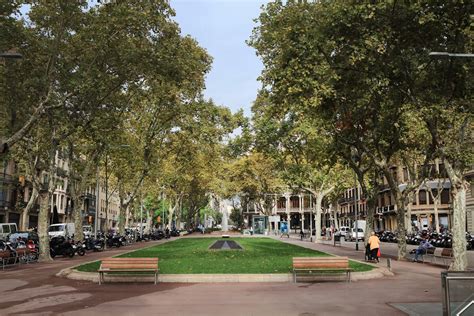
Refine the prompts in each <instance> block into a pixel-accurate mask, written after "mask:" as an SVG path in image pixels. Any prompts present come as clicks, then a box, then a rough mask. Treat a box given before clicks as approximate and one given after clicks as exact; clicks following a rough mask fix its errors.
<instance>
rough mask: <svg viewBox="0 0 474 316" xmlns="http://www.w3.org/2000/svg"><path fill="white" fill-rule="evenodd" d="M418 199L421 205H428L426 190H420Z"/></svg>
mask: <svg viewBox="0 0 474 316" xmlns="http://www.w3.org/2000/svg"><path fill="white" fill-rule="evenodd" d="M418 201H419V202H420V205H426V203H427V201H426V191H424V190H420V192H418Z"/></svg>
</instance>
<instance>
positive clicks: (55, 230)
mask: <svg viewBox="0 0 474 316" xmlns="http://www.w3.org/2000/svg"><path fill="white" fill-rule="evenodd" d="M75 232H76V227H75V226H74V223H62V224H53V225H49V228H48V235H49V237H58V236H63V237H66V236H72V235H73V234H74V233H75Z"/></svg>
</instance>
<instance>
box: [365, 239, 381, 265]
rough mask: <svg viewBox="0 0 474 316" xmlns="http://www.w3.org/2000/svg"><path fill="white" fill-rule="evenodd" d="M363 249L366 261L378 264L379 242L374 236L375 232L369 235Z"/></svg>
mask: <svg viewBox="0 0 474 316" xmlns="http://www.w3.org/2000/svg"><path fill="white" fill-rule="evenodd" d="M365 249H366V250H365V251H366V255H367V258H368V260H374V261H377V262H379V256H378V252H379V249H380V240H379V237H377V236H376V235H375V232H371V233H370V238H369V241H368V243H367V246H366V248H365Z"/></svg>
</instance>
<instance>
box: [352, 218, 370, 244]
mask: <svg viewBox="0 0 474 316" xmlns="http://www.w3.org/2000/svg"><path fill="white" fill-rule="evenodd" d="M365 225H366V221H357V233H356V223H355V222H354V224H353V225H352V229H351V234H350V238H349V239H350V240H351V241H355V240H356V239H358V240H364V235H365Z"/></svg>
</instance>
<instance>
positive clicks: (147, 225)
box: [145, 211, 153, 234]
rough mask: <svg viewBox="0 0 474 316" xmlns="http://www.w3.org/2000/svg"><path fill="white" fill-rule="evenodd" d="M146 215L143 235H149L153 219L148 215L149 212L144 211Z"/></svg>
mask: <svg viewBox="0 0 474 316" xmlns="http://www.w3.org/2000/svg"><path fill="white" fill-rule="evenodd" d="M145 214H146V230H145V233H147V234H149V233H150V231H151V223H152V222H153V217H152V216H151V214H150V211H145Z"/></svg>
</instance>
